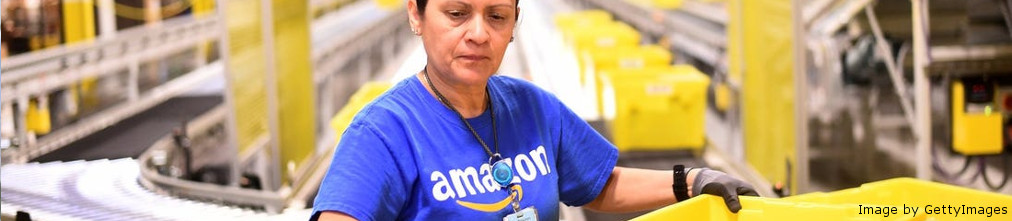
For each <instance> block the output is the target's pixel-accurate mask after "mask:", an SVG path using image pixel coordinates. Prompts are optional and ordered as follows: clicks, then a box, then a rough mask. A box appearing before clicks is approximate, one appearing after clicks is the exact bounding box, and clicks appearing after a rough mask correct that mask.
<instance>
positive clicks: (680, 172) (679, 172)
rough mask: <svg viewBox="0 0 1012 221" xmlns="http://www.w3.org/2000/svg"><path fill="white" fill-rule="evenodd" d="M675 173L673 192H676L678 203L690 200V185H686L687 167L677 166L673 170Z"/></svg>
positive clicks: (672, 185)
mask: <svg viewBox="0 0 1012 221" xmlns="http://www.w3.org/2000/svg"><path fill="white" fill-rule="evenodd" d="M672 170H673V171H672V172H673V173H674V175H673V176H674V183H672V184H671V190H672V191H674V192H675V199H676V200H678V202H681V201H683V200H687V199H689V185H688V184H686V183H685V179H686V176H687V174H685V166H682V165H675V167H674V168H673V169H672Z"/></svg>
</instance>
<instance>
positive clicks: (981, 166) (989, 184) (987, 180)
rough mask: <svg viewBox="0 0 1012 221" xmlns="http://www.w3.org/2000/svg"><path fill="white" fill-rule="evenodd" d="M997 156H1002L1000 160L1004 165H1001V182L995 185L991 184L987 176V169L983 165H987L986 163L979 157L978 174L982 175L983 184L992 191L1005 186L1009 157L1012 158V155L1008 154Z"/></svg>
mask: <svg viewBox="0 0 1012 221" xmlns="http://www.w3.org/2000/svg"><path fill="white" fill-rule="evenodd" d="M998 157H1002V158H1003V160H1002V161H1003V162H1004V163H1005V164H1004V166H1003V167H1002V179H1001V184H998V185H997V186H996V185H994V184H991V179H990V178H988V177H987V170H986V169H985V167H986V166H987V164H986V163H985V162H984V157H981V158H980V174H981V176H983V177H984V184H985V185H987V188H990V189H991V190H992V191H998V190H1001V189H1002V188H1005V185H1006V184H1008V174H1009V172H1008V167H1009V158H1012V156H1009V157H1004V155H999V156H998Z"/></svg>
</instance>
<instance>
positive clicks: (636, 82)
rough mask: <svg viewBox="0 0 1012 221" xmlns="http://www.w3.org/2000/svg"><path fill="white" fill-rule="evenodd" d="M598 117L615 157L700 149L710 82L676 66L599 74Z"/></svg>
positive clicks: (691, 68) (703, 138)
mask: <svg viewBox="0 0 1012 221" xmlns="http://www.w3.org/2000/svg"><path fill="white" fill-rule="evenodd" d="M600 77H601V82H602V89H603V93H602V97H603V99H602V103H603V104H604V111H603V116H604V119H605V122H606V124H607V127H608V129H609V132H610V134H611V138H612V142H613V143H614V144H615V146H617V147H618V148H619V151H629V150H668V149H684V148H688V149H702V148H703V145H704V143H705V137H704V134H703V129H704V128H703V127H704V126H703V120H704V119H703V118H704V110H705V108H706V87H707V85H709V83H710V78H709V77H708V76H706V75H704V74H703V73H700V72H699V70H696V69H695V68H694V67H692V66H688V65H678V66H665V67H647V68H643V69H636V70H630V69H626V70H623V69H614V70H610V71H603V72H602V73H601V75H600Z"/></svg>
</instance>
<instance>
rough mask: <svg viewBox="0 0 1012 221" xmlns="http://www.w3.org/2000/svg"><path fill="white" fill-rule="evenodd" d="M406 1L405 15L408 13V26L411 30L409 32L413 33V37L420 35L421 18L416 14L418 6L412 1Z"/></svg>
mask: <svg viewBox="0 0 1012 221" xmlns="http://www.w3.org/2000/svg"><path fill="white" fill-rule="evenodd" d="M407 1H408V10H407V13H408V26H409V27H410V28H411V32H413V33H414V34H415V35H420V34H421V28H420V27H419V26H420V24H419V23H421V19H422V18H421V16H420V15H419V14H418V13H419V12H418V5H416V3H415V1H413V0H407Z"/></svg>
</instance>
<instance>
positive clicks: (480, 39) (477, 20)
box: [465, 16, 489, 44]
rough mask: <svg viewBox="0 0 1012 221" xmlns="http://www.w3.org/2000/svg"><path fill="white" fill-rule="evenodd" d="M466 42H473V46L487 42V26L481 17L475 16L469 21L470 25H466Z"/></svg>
mask: <svg viewBox="0 0 1012 221" xmlns="http://www.w3.org/2000/svg"><path fill="white" fill-rule="evenodd" d="M465 37H466V38H467V39H466V40H467V41H470V42H474V43H475V44H484V43H485V42H488V38H489V34H488V24H486V23H485V20H484V19H482V18H481V16H475V17H474V18H473V19H471V23H470V24H469V25H468V30H467V35H466V36H465Z"/></svg>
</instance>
